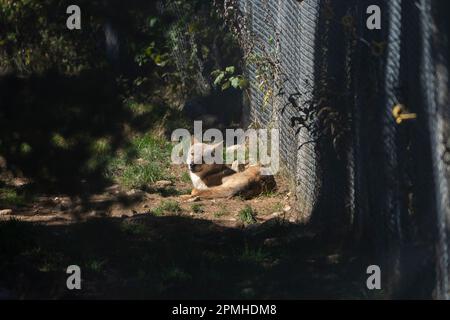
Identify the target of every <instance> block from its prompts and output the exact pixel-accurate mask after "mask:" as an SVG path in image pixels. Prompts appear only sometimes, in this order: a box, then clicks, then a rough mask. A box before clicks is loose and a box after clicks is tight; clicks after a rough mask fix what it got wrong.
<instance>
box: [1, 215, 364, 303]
mask: <svg viewBox="0 0 450 320" xmlns="http://www.w3.org/2000/svg"><path fill="white" fill-rule="evenodd" d="M144 219H148V220H141V219H139V220H130V219H125V220H124V221H125V222H124V221H119V220H117V219H99V220H95V221H89V222H83V223H79V224H71V225H63V226H58V227H55V226H51V227H49V226H45V225H40V224H32V223H26V222H21V221H14V220H11V221H0V275H4V276H3V277H1V276H0V281H1V283H2V287H3V288H5V289H6V290H7V291H11V292H12V294H13V295H14V297H20V298H21V299H68V298H78V299H79V298H86V299H144V298H145V299H205V298H209V299H225V298H228V299H230V298H231V299H233V298H240V297H241V295H244V296H245V297H249V296H250V297H253V298H256V299H273V298H276V297H286V298H296V297H297V298H298V297H300V298H308V297H311V293H315V294H317V296H318V297H319V298H322V297H323V298H326V297H328V298H329V297H336V298H344V299H345V298H347V297H352V298H358V297H362V296H365V294H366V293H365V291H364V292H363V291H361V290H360V289H364V288H365V279H364V281H360V282H358V283H361V288H359V287H355V286H354V285H353V283H355V282H354V281H355V280H359V276H355V278H351V277H350V276H352V275H354V274H358V272H357V271H360V266H361V265H360V264H359V263H355V264H352V265H349V264H347V263H344V261H342V262H340V263H339V264H338V265H333V266H329V265H328V263H325V262H322V259H317V260H315V261H316V262H314V264H310V263H308V264H305V261H309V260H311V259H312V258H314V257H316V256H315V253H316V252H318V251H317V250H324V251H323V253H326V254H329V253H330V251H329V250H330V248H329V247H330V244H333V246H336V248H337V247H338V245H336V242H335V241H332V242H324V241H316V240H314V241H312V242H307V243H304V240H302V241H298V240H295V241H294V242H292V243H290V242H289V243H287V244H286V246H283V249H282V250H281V248H280V247H265V244H264V240H265V239H266V236H264V237H259V236H251V235H248V234H244V233H242V232H236V231H234V230H228V229H227V228H219V227H218V226H217V225H214V224H212V223H210V222H205V221H200V220H195V219H190V218H187V217H176V218H175V219H169V220H167V219H160V220H158V221H155V219H154V218H152V217H144ZM147 222H148V223H147ZM150 226H153V227H151V234H148V233H147V232H146V230H150ZM287 230H288V229H286V231H287ZM300 230H303V229H300ZM300 230H299V231H300ZM274 232H275V231H274ZM284 233H286V234H287V232H284ZM276 234H278V231H276ZM150 235H151V236H150ZM268 236H269V235H268ZM223 239H226V241H225V242H222V241H223ZM318 240H320V239H318ZM219 243H220V245H218V244H219ZM311 246H318V247H317V248H315V249H314V250H311V248H310V247H311ZM333 250H335V249H333ZM336 250H337V249H336ZM313 252H314V254H313ZM319 252H322V251H319ZM332 252H335V251H332ZM275 259H276V260H279V261H278V262H277V265H278V266H279V267H277V268H268V267H267V266H268V265H269V266H270V265H271V262H273V261H274V260H275ZM72 264H77V265H80V266H81V269H82V277H83V290H81V291H79V292H68V291H67V290H65V289H64V287H65V286H64V284H65V281H66V279H67V275H66V274H65V272H64V270H66V268H67V266H69V265H72ZM363 265H366V264H365V263H364V264H363ZM286 270H288V271H289V270H295V272H286ZM305 274H314V275H315V276H314V281H310V279H311V278H310V277H305V276H304V275H305ZM330 274H332V275H334V274H335V275H336V276H337V277H338V278H339V279H342V281H336V280H334V279H330V277H329V275H330ZM349 277H350V278H349ZM61 284H63V286H62V285H61ZM274 284H276V285H275V286H274ZM59 288H61V289H63V290H59ZM267 288H270V289H267ZM346 289H348V290H346ZM369 298H370V296H369Z"/></svg>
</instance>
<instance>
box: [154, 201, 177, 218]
mask: <svg viewBox="0 0 450 320" xmlns="http://www.w3.org/2000/svg"><path fill="white" fill-rule="evenodd" d="M181 212H182V209H181V207H180V204H179V203H178V202H176V201H174V200H167V201H162V202H161V203H160V205H159V206H158V207H157V208H156V209H154V210H153V213H154V214H155V215H156V216H163V215H166V214H180V213H181Z"/></svg>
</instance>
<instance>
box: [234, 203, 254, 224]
mask: <svg viewBox="0 0 450 320" xmlns="http://www.w3.org/2000/svg"><path fill="white" fill-rule="evenodd" d="M238 218H239V220H240V221H241V222H243V223H245V224H254V223H256V213H255V211H254V210H253V208H252V207H251V206H250V205H246V206H245V207H244V209H242V210H241V211H239V214H238Z"/></svg>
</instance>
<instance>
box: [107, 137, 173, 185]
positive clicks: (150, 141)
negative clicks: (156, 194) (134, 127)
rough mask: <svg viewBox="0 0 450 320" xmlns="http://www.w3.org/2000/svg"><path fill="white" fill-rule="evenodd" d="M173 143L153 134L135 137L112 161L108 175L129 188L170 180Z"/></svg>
mask: <svg viewBox="0 0 450 320" xmlns="http://www.w3.org/2000/svg"><path fill="white" fill-rule="evenodd" d="M170 151H171V145H170V143H168V142H167V141H165V140H164V139H160V138H158V137H154V136H152V135H144V136H137V137H135V138H133V139H132V140H131V142H130V144H129V146H128V147H127V148H125V149H124V150H122V152H120V153H119V154H118V155H117V156H116V157H114V159H112V160H111V161H110V164H109V166H108V167H109V169H108V173H107V174H108V176H109V177H110V178H112V179H113V180H115V181H117V182H118V183H119V184H121V185H123V186H125V187H127V188H143V187H146V186H148V185H150V184H152V183H154V182H156V181H158V180H170V178H171V177H170V174H169V172H168V167H169V164H170Z"/></svg>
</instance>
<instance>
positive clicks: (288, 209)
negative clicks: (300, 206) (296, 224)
mask: <svg viewBox="0 0 450 320" xmlns="http://www.w3.org/2000/svg"><path fill="white" fill-rule="evenodd" d="M291 209H292V208H291V206H286V207H284V209H283V211H284V212H288V211H291Z"/></svg>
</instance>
